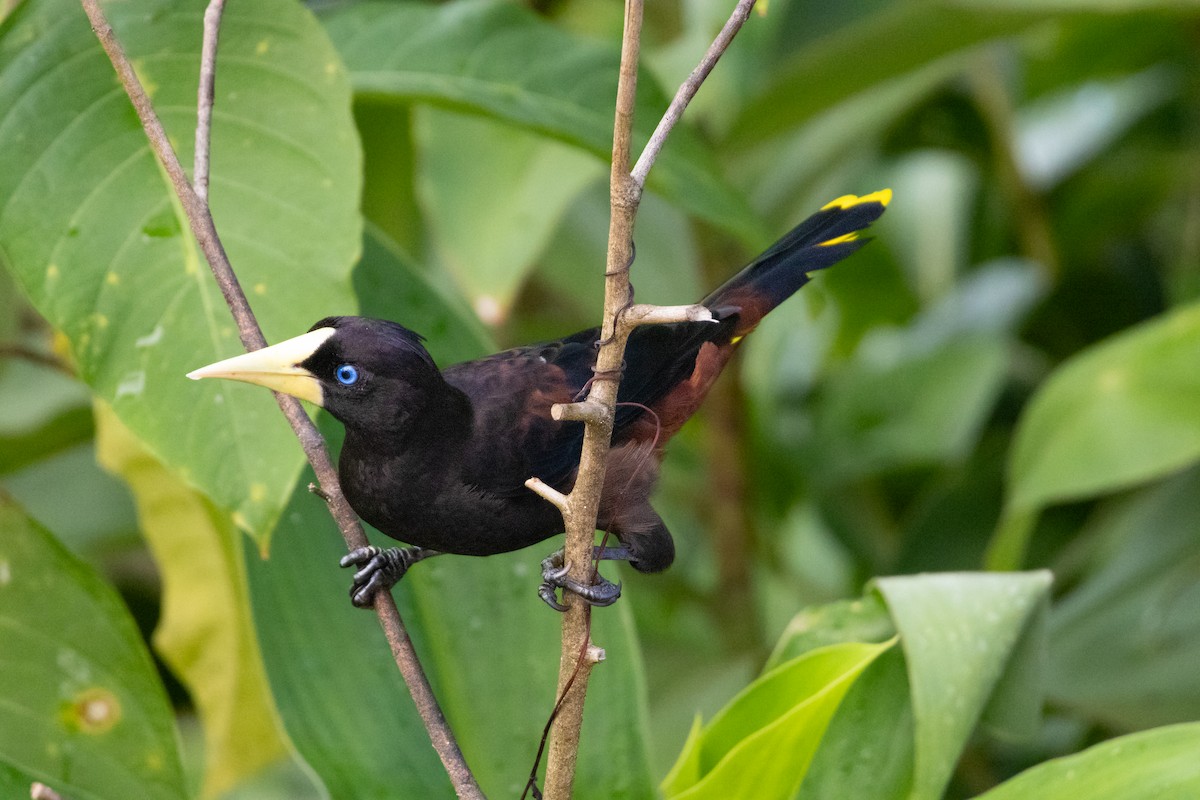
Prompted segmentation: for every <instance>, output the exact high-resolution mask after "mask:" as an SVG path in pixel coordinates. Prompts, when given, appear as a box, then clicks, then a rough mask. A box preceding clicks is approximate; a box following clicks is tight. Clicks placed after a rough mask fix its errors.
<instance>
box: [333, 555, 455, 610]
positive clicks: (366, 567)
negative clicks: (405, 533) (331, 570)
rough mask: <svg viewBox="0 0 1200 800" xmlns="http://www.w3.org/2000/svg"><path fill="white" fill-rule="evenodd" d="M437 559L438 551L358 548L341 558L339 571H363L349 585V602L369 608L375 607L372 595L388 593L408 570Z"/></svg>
mask: <svg viewBox="0 0 1200 800" xmlns="http://www.w3.org/2000/svg"><path fill="white" fill-rule="evenodd" d="M436 555H440V554H439V552H438V551H437V550H429V549H427V548H424V547H389V548H387V549H386V550H385V549H383V548H380V547H359V548H356V549H354V550H351V551H350V552H349V553H347V554H346V555H344V556H342V558H341V560H340V561H338V566H341V567H362V569H360V570H359V571H358V572H356V573H354V577H353V579H352V580H353V583H352V584H351V585H350V602H352V603H354V605H356V606H358V607H359V608H370V607H371V606H373V605H374V604H375V595H376V594H378V593H379V592H389V591H391V589H392V587H393V586H395V585H396V583H397V582H398V581H399V580H400V579H401V578H403V577H404V573H406V572H408V568H409V567H411V566H412V565H413V564H416V563H417V562H418V561H424V560H425V559H427V558H429V557H430V556H436Z"/></svg>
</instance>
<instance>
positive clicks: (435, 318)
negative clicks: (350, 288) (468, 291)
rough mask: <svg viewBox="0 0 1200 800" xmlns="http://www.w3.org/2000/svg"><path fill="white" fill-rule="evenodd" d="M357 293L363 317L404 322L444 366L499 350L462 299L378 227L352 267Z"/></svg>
mask: <svg viewBox="0 0 1200 800" xmlns="http://www.w3.org/2000/svg"><path fill="white" fill-rule="evenodd" d="M354 291H355V292H356V293H357V294H358V296H359V298H361V299H360V301H359V302H360V304H361V306H362V313H363V314H365V315H367V316H370V317H380V318H383V319H397V320H403V321H404V325H405V326H406V327H408V328H410V329H412V330H414V331H416V332H417V333H419V334H421V335H422V336H424V337H425V347H426V348H427V349H428V350H429V353H430V355H432V356H433V358H434V360H435V361H437V363H438V364H440V365H441V366H443V367H444V366H446V365H447V364H452V363H454V362H456V361H464V360H466V359H469V358H478V357H479V356H481V355H484V354H485V353H490V352H493V351H494V350H495V345H494V343H493V342H492V340H491V338H490V337H489V335H488V332H487V330H485V329H484V327H483V325H481V324H480V322H479V318H478V317H476V316H475V315H474V314H472V313H471V310H470V309H469V308H467V306H466V304H465V303H464V302H463V299H462V298H461V297H460V296H458V295H456V294H453V293H451V292H449V291H446V290H443V289H442V288H440V287H439V286H436V285H435V284H434V283H433V282H432V280H431V278H430V276H427V275H426V274H425V273H423V272H421V271H420V270H419V269H417V267H416V265H414V264H413V263H412V261H410V260H409V259H408V257H407V256H405V255H404V254H403V253H402V252H401V250H400V247H399V246H398V245H397V244H396V243H395V242H394V241H392V240H391V239H390V238H388V236H387V234H386V233H384V232H383V230H382V229H380V228H378V227H376V226H374V225H368V226H367V229H366V232H365V235H364V237H363V254H362V258H361V259H360V260H359V262H358V264H357V265H356V266H355V267H354Z"/></svg>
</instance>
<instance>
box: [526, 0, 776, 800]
mask: <svg viewBox="0 0 1200 800" xmlns="http://www.w3.org/2000/svg"><path fill="white" fill-rule="evenodd" d="M754 2H755V0H739V2H738V4H737V8H736V9H735V10H734V13H733V16H732V17H731V18H730V20H729V22H728V23H726V25H725V27H724V28H723V29H722V30H721V33H720V34H719V35H718V37H717V39H716V41H714V42H713V44H712V46H711V47H710V48H709V49H708V52H707V53H706V54H705V56H704V59H703V60H702V61H701V62H700V65H699V66H698V67H696V69H695V70H693V72H692V74H691V76H689V78H688V80H687V81H686V82H685V83H684V84H683V86H681V87H680V89H679V92H678V93H677V94H676V96H675V99H674V101H672V103H671V106H670V108H668V110H667V112H666V114H665V115H664V116H663V118H662V120H661V121H660V122H659V124H658V127H657V128H656V130H655V132H654V134H653V136H652V137H651V139H650V141H649V143H648V144H647V145H646V149H645V151H644V152H643V153H642V156H641V158H639V159H638V163H637V166H636V167H635V168H634V169H633V171H632V173H631V172H630V169H629V161H630V150H631V141H632V131H633V110H634V98H635V96H636V91H637V69H638V51H639V48H640V45H639V42H640V38H641V28H642V0H626V5H625V28H624V35H623V37H622V41H621V67H620V77H619V79H618V82H617V103H616V113H615V115H614V122H613V154H612V173H611V176H610V184H609V186H610V202H611V214H610V218H609V230H608V253H607V258H606V265H605V282H604V317H603V323H602V325H601V342H602V343H603V344H602V346H601V348H600V352H599V353H598V354H597V356H596V367H595V371H596V376H597V379H596V380H593V381H592V384H591V390H590V391H589V392H588V395H587V398H586V400H584V401H583V402H582V403H571V404H562V405H556V406H555V407H554V408H553V409H552V412H551V413H552V415H553V416H554V418H555V419H576V420H582V421H584V423H585V429H584V440H583V451H582V453H581V456H580V462H579V472H578V474H577V477H576V479H575V485H574V488H573V489H572V490H571V493H570V495H568V496H567V497H565V498H562V501H563V502H561V504H558V503H556V505H559V508H560V509H565V510H563V519H564V522H565V527H566V531H567V536H566V543H565V546H564V547H563V560H564V563H566V564H570V565H571V577H572V578H574V579H575V580H577V581H580V582H582V583H586V582H590V581H591V579H592V575H591V572H592V570H593V565H592V559H591V553H592V545H593V543H594V541H595V531H596V517H597V512H598V511H599V507H600V494H601V489H602V488H603V486H604V475H605V467H606V462H607V459H608V448H609V442H610V441H611V440H612V431H613V419H614V409H615V408H616V403H617V388H618V383H619V380H618V379H617V378H618V377H619V376H620V371H621V365H622V362H623V359H624V356H625V344H626V342H627V341H628V339H629V334H630V333H631V332H632V330H633V329H634V328H635V327H637V326H638V325H647V324H661V323H667V322H698V321H704V320H711V319H712V314H711V312H710V311H709V310H708V309H707V308H704V307H703V306H670V307H656V306H646V305H630V298H631V297H632V294H631V291H630V283H629V267H630V264H631V261H632V254H633V227H634V220H635V217H636V215H637V209H638V205H639V203H640V202H641V196H642V189H643V186H644V185H645V180H646V176H647V174H648V173H649V171H650V168H651V167H652V166H653V164H654V162H655V160H656V159H657V158H658V154H659V152H661V150H662V147H663V144H664V142H665V141H666V138H667V136H668V134H670V132H671V129H672V128H674V126H675V124H676V123H677V122H678V121H679V119H680V118H681V117H682V115H683V112H684V109H685V108H686V107H687V105H688V103H689V102H690V101H691V99H692V98H693V97H694V96H695V94H696V92H697V90H698V89H699V88H700V85H701V84H702V83H703V82H704V79H705V78H706V77H708V74H709V73H710V72H711V71H712V68H713V66H715V65H716V63H717V60H718V59H719V58H720V57H721V54H722V53H724V52H725V50H726V49H727V48H728V47H729V44H730V42H731V41H732V40H733V37H734V35H736V34H737V32H738V30H740V29H741V26H742V23H744V22H745V20H746V18H747V16H749V14H750V10H751V9H752V8H753V6H754ZM602 376H603V377H602ZM543 496H546V495H545V494H543ZM560 497H561V496H560ZM563 599H564V602H565V603H566V604H567V606H568V608H567V611H566V613H565V614H564V615H563V626H562V650H561V652H560V655H559V673H558V697H559V701H558V703H557V704H556V706H555V712H554V717H553V719H554V723H553V724H554V727H553V734H552V738H551V740H550V754H549V760H548V762H547V765H546V781H545V796H546V797H547V798H550V800H566V799H567V798H569V797H570V796H571V787H572V783H573V782H574V778H575V766H576V760H577V756H578V752H579V734H580V730H581V728H582V725H583V706H584V699H585V697H586V694H587V685H588V678H589V676H590V675H591V668H592V664H593V663H594V661H593V659H591V658H588V657H587V656H586V654H587V653H589V652H591V651H592V649H593V648H595V645H592V644H591V643H590V641H589V636H590V631H591V607H590V606H589V605H588V604H587V603H585V602H583V601H581V600H580V599H578V598H576V597H574V596H573V595H571V594H569V593H564V598H563ZM595 649H598V648H595Z"/></svg>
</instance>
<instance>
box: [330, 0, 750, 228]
mask: <svg viewBox="0 0 1200 800" xmlns="http://www.w3.org/2000/svg"><path fill="white" fill-rule="evenodd" d="M323 19H324V21H325V24H326V26H327V28H328V30H329V35H330V37H331V38H332V39H333V40H334V42H336V43H337V47H338V50H339V51H340V52H341V53H342V57H343V58H344V59H345V60H346V64H347V65H348V66H349V68H350V72H351V79H352V81H353V83H354V88H355V90H356V92H358V93H359V94H361V95H364V96H367V97H370V98H372V99H382V98H390V99H392V100H394V101H396V102H402V103H414V102H420V103H431V104H434V105H439V106H443V107H446V108H452V109H457V110H462V111H469V112H471V113H476V114H483V115H486V116H490V117H494V118H496V119H499V120H503V121H505V122H508V123H511V124H514V125H518V126H520V127H522V128H525V129H527V130H530V131H533V132H536V133H539V134H542V135H544V136H549V137H551V138H554V139H559V140H561V141H564V142H567V143H568V144H571V145H574V146H576V147H581V148H583V149H585V150H588V151H590V152H591V153H593V154H594V155H596V156H598V157H599V158H601V159H602V160H603V162H605V163H607V162H608V160H609V158H610V155H611V152H612V130H613V121H612V120H613V105H614V101H615V99H616V81H617V71H618V65H619V54H618V51H617V49H616V48H615V47H612V46H609V45H606V44H600V43H597V42H595V41H593V40H590V39H585V38H582V37H579V36H574V35H571V34H569V33H566V32H564V31H562V30H560V29H557V28H555V27H553V26H551V25H549V24H548V23H546V22H543V21H542V20H540V19H539V18H538V17H537V16H536V15H535V14H533V13H532V12H530V11H528V10H526V9H524V8H521V7H520V6H516V5H513V4H511V3H501V2H495V1H494V0H458V2H452V3H446V4H443V5H440V6H431V5H426V4H424V3H379V2H375V3H369V2H368V3H356V4H354V5H353V6H350V7H347V8H344V9H339V10H336V11H334V12H331V13H329V14H327V15H325V16H324V17H323ZM666 106H667V100H666V98H665V97H664V96H663V94H662V93H661V91H657V90H655V89H654V87H653V86H652V84H651V83H650V81H649V80H646V79H645V78H643V80H642V81H640V82H639V91H638V104H637V110H636V112H635V116H634V124H635V134H636V135H635V138H637V139H639V140H642V141H644V140H645V139H647V138H649V134H650V132H651V131H652V130H653V129H654V125H655V124H657V121H658V118H659V117H660V116H661V114H662V112H663V111H664V110H665V109H666ZM650 186H651V188H654V189H655V190H656V191H659V192H661V193H663V194H664V195H666V196H667V197H668V198H670V199H671V200H672V201H673V202H675V203H677V204H678V205H679V206H680V207H681V208H683V209H685V210H687V211H688V212H689V213H691V214H695V215H697V216H699V217H701V218H703V219H705V220H707V221H708V222H710V223H712V224H714V225H716V226H718V227H720V228H722V229H724V230H727V231H730V232H732V233H734V234H736V235H738V236H741V237H742V238H743V239H744V240H745V241H746V242H747V244H752V243H754V242H756V241H757V242H761V241H763V240H765V239H767V238H769V233H768V232H766V231H763V229H762V225H761V222H760V221H759V220H758V219H757V217H756V216H755V215H754V214H753V212H752V211H751V210H750V208H749V205H748V204H747V203H746V201H745V199H744V198H743V197H741V196H740V195H739V194H738V193H737V192H736V191H735V190H733V189H732V188H731V187H730V186H729V184H728V183H727V182H726V181H725V179H724V178H723V177H722V176H721V171H720V168H719V166H718V165H717V162H716V160H715V158H714V157H713V155H712V153H711V152H710V151H709V150H708V149H707V148H706V147H704V146H703V144H702V141H701V139H700V138H699V137H698V136H697V135H696V134H695V132H694V131H690V130H689V129H687V128H686V127H684V126H681V127H680V128H678V129H676V130H675V132H674V133H672V135H671V139H670V141H669V143H668V145H667V147H666V149H665V150H664V151H663V154H662V156H661V158H660V159H659V161H658V163H657V164H656V166H655V168H654V170H653V171H652V173H651V178H650Z"/></svg>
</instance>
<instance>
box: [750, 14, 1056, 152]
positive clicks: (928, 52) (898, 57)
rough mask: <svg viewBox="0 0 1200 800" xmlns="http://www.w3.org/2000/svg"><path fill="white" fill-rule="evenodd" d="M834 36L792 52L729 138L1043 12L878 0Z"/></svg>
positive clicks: (1012, 30)
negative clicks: (874, 6) (880, 0)
mask: <svg viewBox="0 0 1200 800" xmlns="http://www.w3.org/2000/svg"><path fill="white" fill-rule="evenodd" d="M877 5H878V7H879V10H876V11H872V12H871V13H867V14H863V15H862V16H861V17H860V18H859V19H857V20H855V21H854V22H853V23H851V24H849V25H845V26H843V27H842V28H840V29H839V30H837V31H835V32H834V33H832V34H829V35H827V36H824V37H822V38H820V39H818V40H816V41H815V42H811V43H808V44H806V46H804V47H803V48H796V47H795V45H791V48H792V55H791V56H790V58H788V59H787V60H786V61H785V62H784V63H783V64H782V65H780V66H777V67H776V68H775V69H774V70H773V71H772V72H771V73H770V78H771V82H770V84H769V85H768V86H767V87H766V88H765V89H763V90H762V91H760V92H758V94H757V95H756V96H755V97H754V98H753V99H752V100H750V101H749V102H748V103H746V105H745V107H744V108H743V110H742V114H741V115H740V116H739V117H738V120H737V122H736V123H735V124H734V126H733V128H732V130H730V132H729V135H728V137H727V138H728V140H729V141H735V142H750V143H754V142H759V141H761V140H763V139H766V138H769V137H771V136H773V135H776V134H780V133H784V132H786V131H788V130H790V129H792V128H794V127H796V126H798V125H801V124H802V123H804V122H806V121H807V120H809V119H811V118H812V117H813V116H815V115H816V114H818V113H819V112H821V111H823V110H825V109H826V108H829V107H832V106H834V105H835V104H837V103H841V102H843V101H844V100H845V99H846V98H849V97H851V96H853V95H854V94H856V93H858V92H862V91H865V90H868V89H872V88H873V87H875V86H877V85H880V84H883V83H885V82H888V81H891V80H893V79H901V80H902V79H903V77H904V74H905V73H908V72H914V71H919V70H922V69H924V68H926V67H927V66H928V65H929V64H930V63H931V62H933V61H935V60H936V59H939V58H942V57H944V56H948V55H952V54H954V53H956V52H957V51H961V50H963V49H965V48H968V47H971V46H973V45H977V44H980V43H981V42H984V41H987V40H988V39H991V38H994V37H999V36H1009V35H1013V34H1017V33H1020V32H1021V31H1024V30H1026V29H1028V28H1029V27H1030V26H1031V25H1033V24H1034V23H1035V22H1037V21H1039V20H1040V19H1044V18H1045V16H1046V15H1045V14H1038V13H1036V12H1026V13H1011V12H1010V13H987V12H983V11H980V10H979V9H969V10H968V9H965V8H962V7H960V5H959V4H956V3H949V2H910V3H886V4H877Z"/></svg>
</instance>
